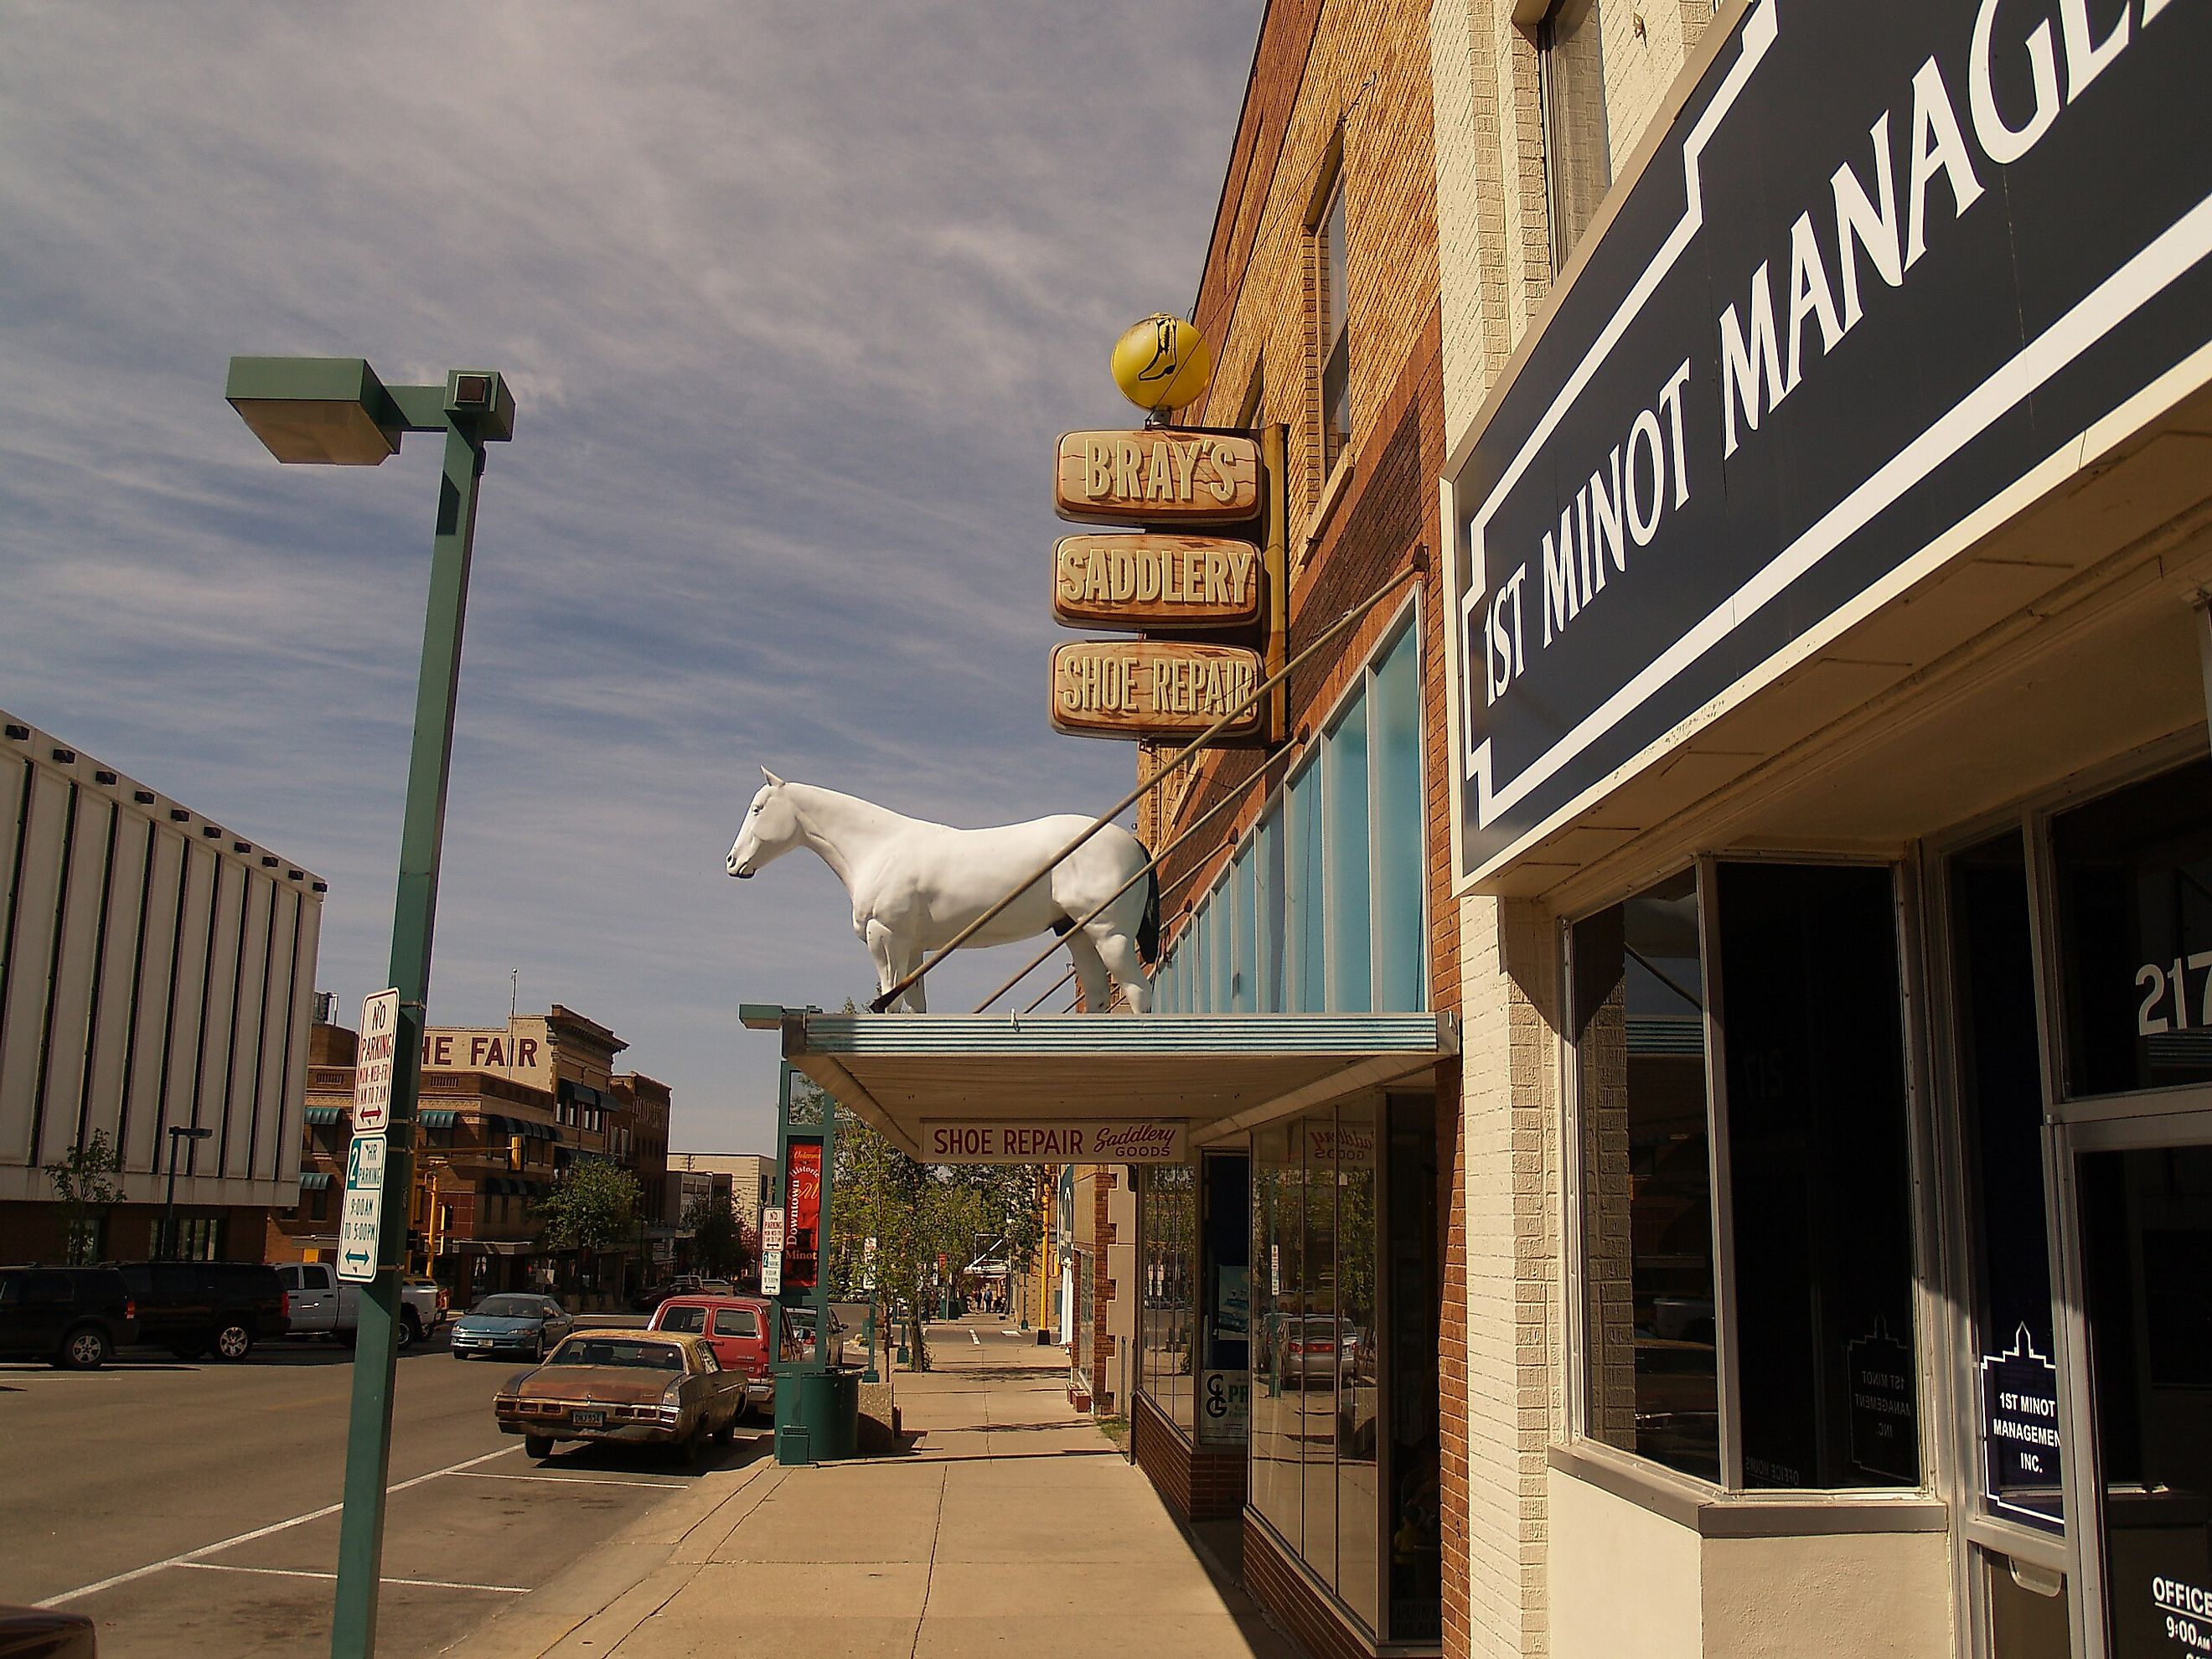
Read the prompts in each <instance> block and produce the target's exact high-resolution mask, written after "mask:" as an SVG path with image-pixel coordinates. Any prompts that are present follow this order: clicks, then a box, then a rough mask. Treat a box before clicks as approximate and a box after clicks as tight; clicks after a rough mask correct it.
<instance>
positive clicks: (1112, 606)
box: [1052, 535, 1260, 628]
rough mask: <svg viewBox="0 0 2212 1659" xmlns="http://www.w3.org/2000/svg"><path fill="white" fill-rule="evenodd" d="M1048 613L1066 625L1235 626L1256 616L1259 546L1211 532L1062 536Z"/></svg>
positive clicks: (1055, 549) (1055, 552)
mask: <svg viewBox="0 0 2212 1659" xmlns="http://www.w3.org/2000/svg"><path fill="white" fill-rule="evenodd" d="M1052 614H1053V619H1054V621H1055V622H1060V623H1066V624H1067V625H1068V626H1070V627H1073V628H1087V627H1097V628H1237V627H1242V626H1243V625H1245V624H1247V623H1255V622H1257V621H1259V619H1260V550H1259V549H1258V548H1256V547H1255V546H1254V545H1253V544H1251V543H1249V542H1240V541H1231V540H1228V539H1225V538H1222V537H1218V536H1155V535H1137V536H1112V535H1083V536H1063V537H1061V538H1060V540H1059V541H1058V542H1057V543H1055V544H1054V547H1053V586H1052Z"/></svg>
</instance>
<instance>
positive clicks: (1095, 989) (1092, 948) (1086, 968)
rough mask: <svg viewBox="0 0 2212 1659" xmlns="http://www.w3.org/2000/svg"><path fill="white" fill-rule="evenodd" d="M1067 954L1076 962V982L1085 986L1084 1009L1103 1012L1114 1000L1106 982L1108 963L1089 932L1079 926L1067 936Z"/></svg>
mask: <svg viewBox="0 0 2212 1659" xmlns="http://www.w3.org/2000/svg"><path fill="white" fill-rule="evenodd" d="M1066 939H1067V954H1068V955H1069V956H1070V957H1073V959H1074V962H1075V982H1076V983H1077V984H1078V985H1080V986H1081V987H1083V1011H1084V1012H1085V1013H1087V1014H1103V1013H1104V1012H1106V1010H1107V1009H1108V1007H1109V1006H1111V1004H1112V1002H1113V993H1112V991H1111V990H1110V989H1109V987H1108V986H1107V983H1106V963H1105V961H1104V959H1103V957H1100V956H1099V954H1098V947H1097V945H1096V944H1094V943H1092V941H1091V935H1090V933H1088V932H1086V931H1085V930H1083V929H1080V928H1079V929H1078V930H1076V931H1075V932H1074V933H1069V934H1068V935H1067V936H1066Z"/></svg>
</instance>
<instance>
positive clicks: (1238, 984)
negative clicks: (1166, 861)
mask: <svg viewBox="0 0 2212 1659" xmlns="http://www.w3.org/2000/svg"><path fill="white" fill-rule="evenodd" d="M1224 896H1225V897H1227V898H1229V899H1230V900H1231V901H1232V902H1233V903H1234V906H1235V908H1234V909H1233V910H1232V911H1231V925H1232V927H1233V928H1234V932H1233V933H1232V934H1231V944H1232V946H1233V949H1232V950H1231V962H1230V967H1229V1006H1231V1008H1233V1009H1235V1010H1236V1011H1237V1012H1238V1013H1240V1014H1249V1013H1252V1012H1255V1011H1256V1010H1257V1009H1258V1007H1259V1000H1258V998H1257V996H1256V994H1255V993H1256V991H1257V988H1258V985H1259V970H1258V966H1257V958H1258V951H1257V948H1256V947H1257V943H1258V938H1259V931H1258V928H1257V927H1256V926H1255V922H1256V918H1257V910H1256V890H1255V884H1254V881H1253V877H1252V848H1251V845H1250V843H1249V842H1247V843H1246V844H1245V846H1244V848H1243V851H1241V852H1239V853H1238V854H1237V856H1236V857H1235V858H1234V859H1232V860H1230V864H1229V887H1228V890H1227V891H1226V893H1225V895H1224Z"/></svg>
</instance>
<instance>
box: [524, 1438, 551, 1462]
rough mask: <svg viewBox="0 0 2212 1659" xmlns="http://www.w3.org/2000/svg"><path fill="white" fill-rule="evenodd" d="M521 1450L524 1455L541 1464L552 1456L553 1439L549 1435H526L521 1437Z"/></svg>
mask: <svg viewBox="0 0 2212 1659" xmlns="http://www.w3.org/2000/svg"><path fill="white" fill-rule="evenodd" d="M522 1449H523V1453H524V1455H526V1456H529V1457H532V1458H535V1459H536V1460H537V1461H538V1462H540V1463H543V1462H544V1461H545V1460H546V1459H547V1458H549V1457H550V1456H552V1455H553V1437H552V1436H551V1435H550V1434H526V1435H524V1436H523V1437H522Z"/></svg>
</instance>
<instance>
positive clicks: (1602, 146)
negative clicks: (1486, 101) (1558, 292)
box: [1536, 0, 1617, 273]
mask: <svg viewBox="0 0 2212 1659" xmlns="http://www.w3.org/2000/svg"><path fill="white" fill-rule="evenodd" d="M1615 3H1617V0H1615ZM1603 9H1604V5H1603V0H1553V3H1552V9H1550V10H1549V11H1548V12H1547V13H1545V15H1544V21H1543V23H1542V25H1541V27H1540V28H1539V29H1538V31H1537V35H1536V50H1537V53H1538V61H1539V64H1540V72H1539V83H1540V85H1541V90H1542V94H1543V100H1544V185H1545V189H1546V191H1547V194H1548V196H1549V197H1550V208H1551V217H1552V270H1553V272H1554V273H1557V272H1558V271H1559V270H1564V269H1565V266H1566V263H1567V258H1568V256H1569V255H1571V253H1573V252H1574V251H1575V245H1576V244H1577V242H1579V241H1580V240H1582V234H1583V231H1584V230H1585V229H1587V228H1589V222H1590V220H1591V218H1592V217H1593V216H1595V214H1596V212H1597V208H1598V204H1599V203H1601V202H1602V201H1603V200H1604V199H1605V192H1606V191H1607V187H1608V186H1610V185H1612V183H1613V143H1612V138H1611V135H1610V133H1609V132H1608V130H1607V125H1606V118H1605V52H1604V47H1603V45H1602V42H1601V34H1602V32H1603V30H1602V25H1601V21H1600V18H1601V12H1602V10H1603Z"/></svg>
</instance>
